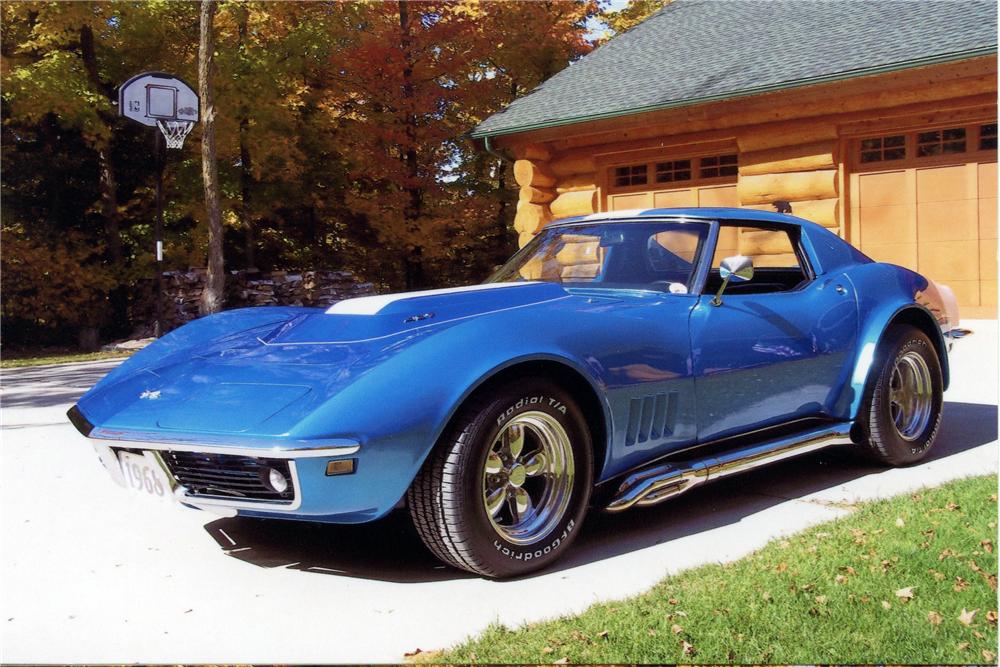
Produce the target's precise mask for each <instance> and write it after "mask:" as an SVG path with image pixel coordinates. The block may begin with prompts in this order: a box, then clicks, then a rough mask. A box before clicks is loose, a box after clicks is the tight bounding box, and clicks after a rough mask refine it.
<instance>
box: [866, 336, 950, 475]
mask: <svg viewBox="0 0 1000 667" xmlns="http://www.w3.org/2000/svg"><path fill="white" fill-rule="evenodd" d="M873 370H874V371H876V372H877V376H875V382H874V385H873V386H872V387H871V389H870V393H869V395H868V397H867V401H866V402H865V405H864V409H863V410H862V412H861V413H860V414H859V419H864V420H866V427H867V431H868V445H869V447H870V453H871V454H872V455H873V456H874V457H875V458H876V459H878V460H880V461H882V462H884V463H888V464H890V465H907V464H910V463H915V462H917V461H919V460H920V459H922V458H924V457H925V456H926V455H927V453H928V452H929V451H930V449H931V447H932V446H933V445H934V442H935V440H936V439H937V434H938V427H939V426H940V424H941V405H942V401H943V397H944V381H943V379H942V377H941V362H940V360H939V359H938V356H937V351H936V350H935V348H934V344H933V343H932V342H931V341H930V339H929V338H928V337H927V335H926V334H924V333H923V332H922V331H920V330H919V329H916V328H914V327H909V326H906V327H899V328H895V329H893V330H891V331H890V332H889V335H888V336H887V337H886V340H885V342H884V344H883V347H882V350H881V354H880V355H879V358H878V361H877V366H876V367H875V368H873Z"/></svg>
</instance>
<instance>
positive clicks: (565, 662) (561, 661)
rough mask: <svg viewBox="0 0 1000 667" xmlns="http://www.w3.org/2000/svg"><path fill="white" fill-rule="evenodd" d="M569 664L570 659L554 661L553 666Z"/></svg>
mask: <svg viewBox="0 0 1000 667" xmlns="http://www.w3.org/2000/svg"><path fill="white" fill-rule="evenodd" d="M568 662H569V658H559V659H558V660H555V661H553V663H552V664H553V665H565V664H567V663H568Z"/></svg>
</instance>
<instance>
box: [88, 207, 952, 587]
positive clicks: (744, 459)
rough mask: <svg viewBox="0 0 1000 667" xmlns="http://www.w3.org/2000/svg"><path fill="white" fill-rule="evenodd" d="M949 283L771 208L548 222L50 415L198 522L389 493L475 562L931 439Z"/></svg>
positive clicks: (945, 346) (152, 368)
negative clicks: (454, 283)
mask: <svg viewBox="0 0 1000 667" xmlns="http://www.w3.org/2000/svg"><path fill="white" fill-rule="evenodd" d="M957 325H958V310H957V306H956V305H955V300H954V297H953V296H952V295H951V292H950V290H948V289H947V288H946V287H944V286H941V285H935V284H934V283H933V282H932V281H929V280H927V279H926V278H924V277H922V276H920V275H919V274H917V273H914V272H913V271H909V270H907V269H904V268H901V267H898V266H892V265H889V264H882V263H878V262H874V261H872V260H871V259H869V258H867V257H865V256H864V255H863V254H861V253H860V252H858V251H857V250H855V249H854V248H852V247H851V246H850V245H848V244H847V243H845V242H844V241H842V240H841V239H840V238H839V237H837V236H836V235H834V234H832V233H831V232H829V231H827V230H825V229H823V228H822V227H819V226H817V225H815V224H813V223H810V222H807V221H805V220H801V219H798V218H795V217H791V216H788V215H781V214H776V213H766V212H761V211H752V210H741V209H698V208H694V209H655V210H646V211H631V212H626V213H612V214H598V215H592V216H588V217H585V218H574V219H569V220H563V221H559V222H557V223H554V224H551V225H549V226H548V227H546V228H545V230H544V231H543V232H542V233H541V234H539V235H538V236H537V237H536V238H535V239H534V240H533V241H532V242H531V243H529V244H528V245H527V246H526V247H525V248H523V249H522V250H521V251H520V252H518V253H517V254H516V255H514V257H513V258H512V259H511V260H510V261H509V262H508V263H507V264H506V265H504V266H503V267H502V268H500V269H499V270H498V271H497V272H496V273H495V274H494V275H493V276H492V277H491V278H490V279H489V280H488V281H487V282H486V283H484V284H482V285H475V286H471V287H462V288H457V289H444V290H432V291H427V292H412V293H405V294H392V295H385V296H373V297H363V298H358V299H350V300H347V301H342V302H339V303H337V304H335V305H333V306H332V307H330V308H329V309H327V310H321V309H310V308H284V307H275V308H253V309H244V310H234V311H229V312H224V313H220V314H217V315H213V316H210V317H205V318H202V319H200V320H196V321H194V322H192V323H190V324H188V325H186V326H183V327H181V328H180V329H177V330H176V331H173V332H172V333H170V334H169V335H167V336H164V337H163V338H161V339H160V340H158V341H157V342H155V343H154V344H153V345H150V346H149V347H147V348H146V349H144V350H142V351H141V352H139V353H138V354H136V355H135V356H133V357H132V358H131V359H129V360H128V361H126V362H125V363H123V364H122V365H121V366H119V367H118V368H116V369H115V370H114V371H112V372H111V373H110V374H109V375H107V376H106V377H105V378H104V379H102V380H101V381H100V382H99V383H98V384H97V385H96V386H95V387H94V388H93V389H91V390H90V391H89V392H88V393H87V394H86V395H85V396H83V398H81V399H80V401H79V403H78V404H77V405H76V406H74V407H73V408H72V409H71V410H70V413H69V417H70V420H71V421H72V422H73V424H74V425H75V426H76V427H77V429H78V430H79V431H80V432H81V433H82V434H83V435H84V436H86V437H87V438H89V439H90V442H91V443H93V445H94V446H95V448H96V450H97V452H98V454H99V456H100V460H101V461H102V462H103V464H104V466H105V467H106V468H107V470H108V472H109V473H110V474H111V476H112V477H113V478H114V479H115V480H116V481H117V482H118V483H119V484H122V485H124V486H127V487H132V488H133V489H135V490H137V491H140V492H145V493H148V494H151V495H153V496H160V497H166V498H170V499H174V500H176V501H179V502H180V503H182V504H184V505H187V506H190V507H195V508H201V509H205V510H211V511H215V512H219V513H223V514H228V515H230V516H231V515H234V514H240V515H245V516H252V517H265V518H281V519H298V520H306V521H321V522H332V523H356V522H364V521H372V520H374V519H377V518H379V517H381V516H383V515H384V514H386V513H387V512H389V511H390V510H392V509H393V508H394V507H397V506H403V505H405V506H406V507H408V509H409V512H410V514H411V515H412V518H413V521H414V523H415V525H416V528H417V531H418V532H419V534H420V535H421V537H422V538H423V540H424V542H425V543H426V544H427V546H428V548H429V549H430V550H431V551H432V552H434V554H436V555H437V556H438V557H439V558H441V559H442V560H443V561H445V562H446V563H449V564H451V565H453V566H455V567H458V568H463V569H466V570H470V571H472V572H476V573H479V574H482V575H486V576H492V577H503V576H511V575H519V574H523V573H526V572H529V571H532V570H535V569H538V568H542V567H545V566H547V565H549V564H550V563H552V562H553V561H554V560H555V559H556V558H558V557H559V556H560V555H561V554H562V553H564V552H565V551H566V550H567V548H568V547H569V544H570V543H571V542H572V541H573V538H574V537H575V536H576V535H577V534H578V533H579V531H580V526H581V522H582V521H583V518H584V514H585V512H586V511H587V509H588V507H589V506H591V505H595V506H600V507H603V508H605V509H607V510H609V511H613V512H617V511H621V510H625V509H628V508H630V507H633V506H636V505H650V504H653V503H658V502H660V501H663V500H666V499H668V498H670V497H672V496H676V495H677V494H679V493H682V492H684V491H687V490H688V489H691V488H693V487H695V486H697V485H700V484H702V483H704V482H708V481H712V480H714V479H717V478H721V477H725V476H727V475H731V474H734V473H738V472H742V471H744V470H748V469H751V468H755V467H757V466H761V465H765V464H768V463H772V462H774V461H778V460H780V459H785V458H788V457H791V456H795V455H799V454H803V453H806V452H810V451H814V450H817V449H819V448H822V447H827V446H831V445H850V446H852V447H855V448H857V449H859V450H861V451H865V452H867V453H869V454H870V455H871V456H873V457H875V458H876V459H878V460H880V461H883V462H885V463H886V464H891V465H905V464H908V463H912V462H914V461H918V460H920V459H921V458H922V457H923V456H925V455H926V454H927V452H928V450H929V449H930V448H931V446H932V445H933V444H934V440H935V436H936V435H937V432H938V427H939V425H940V421H941V404H942V393H943V391H944V390H945V388H946V387H947V386H948V355H947V352H948V350H949V348H950V346H951V343H952V332H953V329H955V328H956V327H957Z"/></svg>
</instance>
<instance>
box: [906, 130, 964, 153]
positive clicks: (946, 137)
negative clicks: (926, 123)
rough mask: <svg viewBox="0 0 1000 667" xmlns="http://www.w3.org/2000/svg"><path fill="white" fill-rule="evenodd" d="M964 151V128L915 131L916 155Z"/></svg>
mask: <svg viewBox="0 0 1000 667" xmlns="http://www.w3.org/2000/svg"><path fill="white" fill-rule="evenodd" d="M964 152H965V128H964V127H952V128H948V129H947V130H931V131H930V132H919V133H917V157H929V156H931V155H947V154H951V153H964Z"/></svg>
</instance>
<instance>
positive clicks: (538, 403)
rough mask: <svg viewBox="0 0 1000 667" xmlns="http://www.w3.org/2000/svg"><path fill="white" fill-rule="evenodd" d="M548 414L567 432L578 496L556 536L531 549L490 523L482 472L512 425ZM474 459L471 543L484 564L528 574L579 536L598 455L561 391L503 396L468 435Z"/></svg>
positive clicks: (467, 465) (468, 478)
mask: <svg viewBox="0 0 1000 667" xmlns="http://www.w3.org/2000/svg"><path fill="white" fill-rule="evenodd" d="M536 411H537V412H544V413H546V414H548V415H550V416H552V417H553V418H554V419H555V420H556V421H558V422H559V424H560V425H561V426H562V427H563V428H564V429H565V430H566V434H567V435H568V436H569V440H570V443H571V447H572V450H573V466H574V474H573V490H572V493H571V496H570V501H569V505H568V507H567V508H566V513H565V515H564V516H563V517H562V519H561V520H560V521H559V523H557V524H556V525H555V526H554V527H553V528H552V530H551V531H549V532H548V533H547V534H546V535H544V536H542V537H540V538H539V539H538V540H537V541H535V542H533V543H532V544H529V545H523V544H515V543H513V542H510V541H509V540H507V539H505V538H504V537H503V536H502V535H501V534H500V533H499V532H498V531H497V530H496V529H495V528H494V527H493V525H492V523H491V522H490V521H489V519H488V518H487V514H486V507H485V504H484V501H483V496H482V472H483V469H484V466H485V464H486V457H487V455H488V454H489V450H490V446H491V445H492V443H493V441H494V440H495V439H496V437H497V435H498V434H499V433H500V432H501V431H502V429H504V428H506V425H507V423H508V422H510V421H511V420H512V419H513V418H515V417H517V416H518V415H521V414H524V413H525V412H536ZM468 434H469V444H470V445H471V446H470V447H469V448H468V452H467V453H468V456H467V457H466V459H465V460H464V461H463V465H462V468H463V470H462V476H463V479H464V484H463V489H462V506H463V507H465V508H467V509H468V516H467V522H466V526H467V528H468V535H467V538H468V539H469V540H470V542H471V545H470V546H471V547H472V549H473V551H474V552H475V553H476V554H477V556H478V557H479V558H480V559H482V560H483V561H484V564H486V565H487V567H488V568H489V569H491V570H493V571H496V572H498V573H499V574H500V575H501V576H511V575H517V574H524V573H526V572H529V571H532V570H537V569H541V568H543V567H545V566H546V565H548V564H550V563H551V562H552V561H554V560H556V559H557V558H559V557H560V556H562V554H563V553H565V552H566V550H567V547H568V546H569V544H570V543H571V542H572V541H573V539H574V538H575V537H576V535H577V534H578V533H579V530H580V526H581V524H582V522H583V517H584V514H585V512H586V509H587V505H588V502H589V498H590V491H591V487H592V485H593V454H592V451H593V450H592V446H591V438H590V432H589V429H588V428H587V423H586V420H585V419H584V417H583V415H582V413H581V412H580V410H579V408H578V407H577V405H576V403H575V401H573V399H572V397H570V396H569V394H568V393H567V392H565V391H564V390H562V389H561V388H560V387H558V386H556V385H554V384H551V383H549V382H544V381H521V382H515V383H512V384H510V385H507V386H506V387H505V388H503V389H502V390H500V391H498V392H497V398H496V399H495V400H493V401H491V402H490V403H489V404H488V405H487V406H486V407H485V408H484V409H483V410H482V411H481V412H480V413H479V414H478V415H477V417H476V418H475V419H474V421H473V424H472V425H471V427H470V428H469V430H468Z"/></svg>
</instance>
